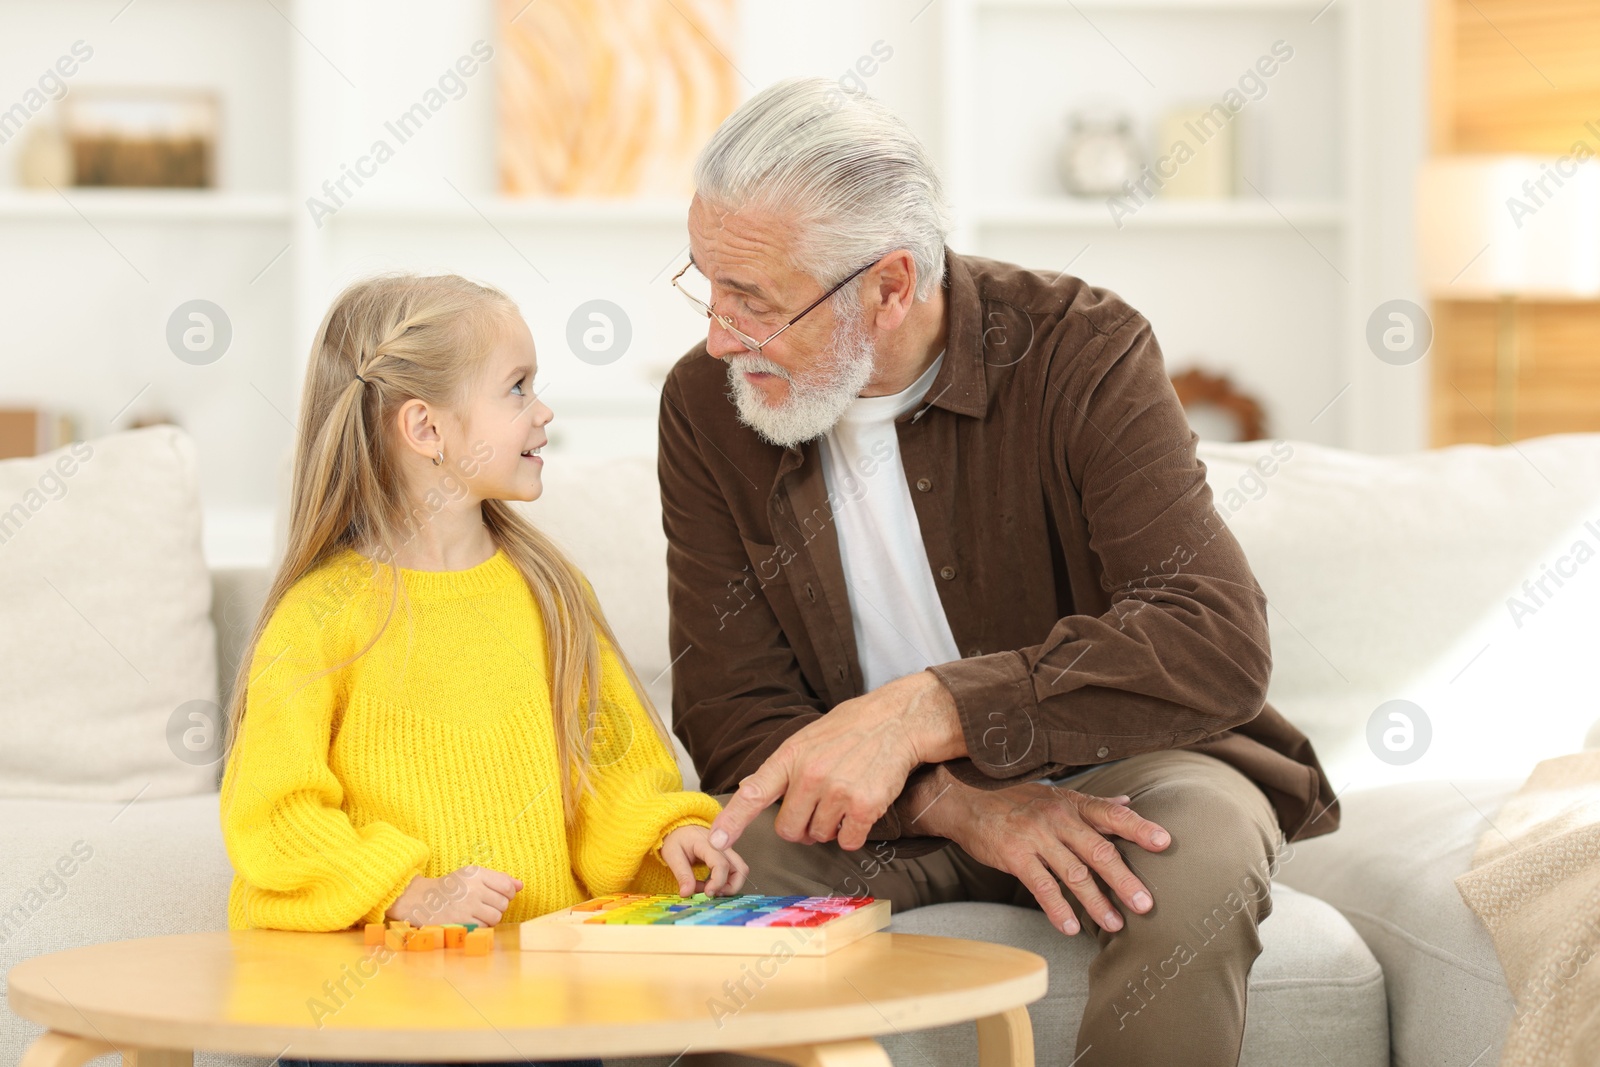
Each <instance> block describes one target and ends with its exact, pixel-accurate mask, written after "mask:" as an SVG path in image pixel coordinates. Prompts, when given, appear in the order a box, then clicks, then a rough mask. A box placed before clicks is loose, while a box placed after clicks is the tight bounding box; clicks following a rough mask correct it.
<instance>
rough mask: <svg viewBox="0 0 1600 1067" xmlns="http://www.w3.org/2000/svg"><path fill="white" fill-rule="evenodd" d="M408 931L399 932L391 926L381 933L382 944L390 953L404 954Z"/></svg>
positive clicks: (399, 930)
mask: <svg viewBox="0 0 1600 1067" xmlns="http://www.w3.org/2000/svg"><path fill="white" fill-rule="evenodd" d="M410 933H411V932H410V931H409V930H401V929H399V928H398V927H394V926H391V927H389V929H387V930H385V931H384V933H383V943H384V946H385V947H386V948H388V950H389V951H390V952H404V951H405V947H406V940H407V939H408V938H409V937H410Z"/></svg>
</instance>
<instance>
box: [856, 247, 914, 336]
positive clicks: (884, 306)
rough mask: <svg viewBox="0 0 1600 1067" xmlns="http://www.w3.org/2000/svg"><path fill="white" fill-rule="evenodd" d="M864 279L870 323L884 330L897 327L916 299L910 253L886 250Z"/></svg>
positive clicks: (912, 263)
mask: <svg viewBox="0 0 1600 1067" xmlns="http://www.w3.org/2000/svg"><path fill="white" fill-rule="evenodd" d="M865 278H866V284H867V286H868V287H869V288H868V292H867V299H868V301H869V303H868V304H867V307H868V310H869V311H871V312H872V315H873V325H875V326H876V327H877V328H878V329H880V330H886V331H887V330H893V329H895V328H897V327H898V326H899V325H900V324H901V323H902V322H904V321H905V319H906V316H907V315H909V314H911V306H912V305H913V304H915V303H916V299H917V264H916V261H915V260H913V259H912V258H911V253H910V252H908V251H906V250H905V249H903V248H901V249H897V250H895V251H893V252H890V253H889V254H888V255H886V256H884V257H883V258H882V259H880V260H878V262H877V263H876V264H875V265H874V266H873V267H872V269H871V270H869V271H868V272H867V274H866V275H865Z"/></svg>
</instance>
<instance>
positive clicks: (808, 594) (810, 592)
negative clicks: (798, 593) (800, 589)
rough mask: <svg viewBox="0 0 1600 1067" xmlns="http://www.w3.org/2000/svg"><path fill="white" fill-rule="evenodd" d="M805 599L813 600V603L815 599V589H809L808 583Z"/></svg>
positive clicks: (808, 583)
mask: <svg viewBox="0 0 1600 1067" xmlns="http://www.w3.org/2000/svg"><path fill="white" fill-rule="evenodd" d="M806 599H807V600H813V601H814V600H816V599H817V591H816V590H815V589H813V588H811V583H810V582H807V583H806Z"/></svg>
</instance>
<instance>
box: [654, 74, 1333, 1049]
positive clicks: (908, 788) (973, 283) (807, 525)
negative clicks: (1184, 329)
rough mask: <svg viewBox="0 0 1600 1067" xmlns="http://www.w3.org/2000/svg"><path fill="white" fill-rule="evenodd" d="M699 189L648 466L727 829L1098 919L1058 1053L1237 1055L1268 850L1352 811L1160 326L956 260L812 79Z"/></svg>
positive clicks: (809, 877) (948, 895) (691, 698)
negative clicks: (1183, 400)
mask: <svg viewBox="0 0 1600 1067" xmlns="http://www.w3.org/2000/svg"><path fill="white" fill-rule="evenodd" d="M695 181H696V190H697V191H696V196H695V198H694V201H693V203H692V206H691V207H690V212H689V234H690V245H689V247H690V262H689V264H688V265H686V266H685V267H684V269H683V270H682V271H680V272H679V274H678V276H676V277H674V278H673V284H674V285H676V286H677V287H679V288H680V289H682V290H683V291H684V292H685V294H686V295H687V296H688V297H689V299H690V301H691V302H692V303H693V304H694V306H695V307H696V309H697V310H699V311H700V312H702V313H703V314H705V315H706V316H707V317H708V322H709V332H708V335H707V338H706V341H705V343H704V344H701V345H696V346H695V348H694V349H693V350H692V351H690V352H689V353H688V354H687V355H685V356H684V357H683V358H682V359H680V360H679V361H678V363H677V364H676V365H675V366H674V367H673V369H672V372H671V374H670V375H669V376H668V379H667V383H666V386H665V388H664V389H663V397H662V405H661V442H660V460H659V462H660V475H661V493H662V504H663V508H664V512H665V526H666V533H667V538H668V545H669V547H668V570H669V590H670V597H671V608H672V624H671V645H672V648H673V650H675V652H676V653H677V655H678V657H679V658H678V660H677V662H676V667H675V675H674V680H673V720H674V729H675V731H676V733H677V735H678V736H679V737H680V738H681V739H682V740H683V742H684V744H685V746H686V747H687V748H688V751H689V754H690V755H691V757H692V758H693V759H694V762H695V765H696V767H697V768H698V769H699V772H700V775H701V777H702V782H703V788H705V789H706V790H708V791H710V792H713V793H719V794H723V795H722V797H721V799H722V800H723V802H724V804H725V810H724V811H723V813H722V815H721V816H720V817H719V819H718V820H717V825H716V827H715V828H714V835H713V842H714V843H717V844H718V845H719V846H721V845H724V844H729V843H732V842H738V848H739V850H740V852H741V853H742V855H743V856H744V858H745V859H746V860H748V861H749V863H750V868H751V876H750V883H749V885H750V888H751V889H753V890H755V891H759V892H765V893H828V892H865V893H870V894H871V895H874V896H878V897H884V898H888V899H889V900H890V901H892V902H893V905H894V908H895V910H896V911H904V910H906V909H909V908H915V907H919V906H922V905H926V904H933V903H940V902H945V901H953V900H984V901H1001V902H1006V903H1015V904H1022V905H1033V906H1037V907H1039V908H1041V909H1043V911H1044V913H1045V914H1046V915H1047V916H1048V917H1049V920H1050V922H1051V923H1052V924H1053V925H1054V926H1055V927H1056V928H1057V929H1058V930H1060V931H1061V933H1062V935H1063V936H1073V935H1076V934H1078V933H1079V932H1080V931H1081V930H1086V929H1088V930H1093V931H1094V936H1095V937H1096V939H1097V940H1098V942H1099V944H1100V952H1099V955H1098V956H1097V958H1096V960H1095V962H1094V964H1093V965H1092V966H1091V967H1090V970H1089V1002H1088V1006H1087V1008H1086V1009H1085V1013H1084V1017H1083V1020H1082V1022H1081V1025H1080V1029H1079V1032H1078V1045H1077V1054H1078V1055H1079V1056H1080V1057H1082V1058H1081V1059H1080V1060H1077V1061H1075V1062H1078V1063H1081V1064H1083V1065H1089V1064H1111V1063H1117V1064H1167V1063H1184V1064H1193V1065H1199V1064H1233V1063H1236V1062H1237V1060H1238V1056H1239V1045H1240V1039H1241V1036H1242V1034H1243V1032H1244V1022H1245V999H1246V988H1247V979H1248V976H1249V971H1250V966H1251V963H1252V962H1253V961H1254V959H1255V957H1256V956H1257V955H1258V954H1259V953H1260V951H1261V943H1260V940H1259V938H1258V936H1257V926H1258V924H1259V923H1260V922H1261V920H1262V919H1263V918H1265V917H1266V916H1267V914H1268V912H1269V911H1270V909H1271V898H1270V882H1269V879H1270V874H1271V871H1272V869H1273V867H1274V864H1275V859H1276V856H1277V853H1278V850H1279V848H1280V847H1281V844H1282V842H1283V841H1284V840H1285V839H1287V840H1294V839H1296V838H1297V837H1302V836H1311V835H1313V834H1318V833H1325V832H1327V831H1329V830H1332V829H1333V828H1334V827H1335V826H1336V825H1337V817H1338V816H1337V808H1336V806H1335V803H1334V797H1333V793H1332V790H1331V789H1330V787H1329V783H1328V781H1327V779H1326V777H1325V776H1324V775H1323V773H1322V769H1321V767H1320V766H1319V765H1318V763H1317V759H1316V756H1315V755H1314V753H1313V752H1312V750H1311V746H1310V744H1309V743H1308V742H1307V740H1306V739H1305V737H1303V736H1302V735H1301V734H1300V733H1299V732H1298V731H1297V730H1296V729H1295V728H1294V727H1293V726H1291V725H1290V724H1289V723H1288V722H1287V721H1286V720H1285V719H1284V718H1283V717H1282V716H1281V715H1280V714H1279V713H1278V712H1277V711H1276V710H1274V709H1273V708H1272V707H1271V706H1270V705H1267V704H1266V703H1265V694H1266V689H1267V679H1268V676H1269V674H1270V673H1271V653H1270V651H1269V648H1268V636H1267V623H1266V603H1265V598H1264V597H1263V596H1262V593H1261V590H1260V587H1259V586H1258V585H1257V583H1256V581H1255V579H1254V577H1253V576H1252V575H1251V573H1250V568H1249V566H1248V565H1247V563H1246V562H1245V558H1244V555H1243V553H1242V552H1241V551H1240V548H1239V545H1238V543H1237V542H1236V541H1235V540H1234V538H1233V536H1232V534H1231V533H1230V532H1229V531H1228V528H1227V527H1226V526H1225V525H1224V524H1223V522H1222V519H1221V517H1220V516H1219V515H1218V514H1217V512H1216V511H1215V510H1214V509H1213V507H1212V504H1211V493H1210V491H1209V489H1208V488H1207V485H1206V481H1205V469H1204V467H1203V466H1202V464H1201V463H1200V462H1199V461H1198V460H1197V459H1196V458H1195V435H1194V434H1193V433H1192V432H1191V431H1190V429H1189V426H1188V424H1187V422H1186V420H1185V417H1184V413H1183V410H1182V408H1181V406H1180V405H1179V403H1178V400H1177V397H1176V395H1175V394H1174V392H1173V389H1172V387H1171V384H1170V383H1169V381H1168V379H1167V377H1166V373H1165V370H1164V367H1163V364H1162V359H1161V352H1160V349H1159V348H1158V347H1157V345H1156V341H1155V338H1154V336H1153V335H1152V333H1151V330H1150V325H1149V323H1147V322H1146V321H1145V319H1144V318H1143V317H1142V316H1140V315H1139V313H1138V312H1136V311H1134V310H1133V309H1132V308H1131V307H1129V306H1128V305H1127V304H1125V303H1123V302H1122V301H1121V300H1119V299H1118V298H1117V297H1116V296H1115V295H1114V294H1112V293H1110V292H1107V291H1106V290H1103V289H1096V288H1093V287H1091V286H1089V285H1087V284H1085V283H1084V282H1083V281H1081V280H1079V279H1077V278H1074V277H1069V276H1066V275H1064V274H1061V275H1057V274H1052V273H1049V272H1034V271H1029V270H1024V269H1022V268H1020V267H1015V266H1011V265H1009V264H1005V263H999V262H995V261H992V260H986V259H978V258H974V257H969V256H962V255H956V254H954V253H953V252H951V251H950V250H949V249H947V248H946V247H945V244H944V242H945V237H946V234H947V233H948V229H949V226H948V222H947V215H948V212H947V208H946V205H945V203H944V199H943V193H942V190H941V186H940V182H939V179H938V176H937V175H936V174H935V172H934V169H933V167H932V165H931V164H930V162H929V160H928V158H927V156H926V154H925V153H924V151H923V149H922V147H921V145H919V144H918V142H917V141H916V139H915V138H914V137H913V136H912V135H911V134H910V132H909V131H908V130H907V129H906V127H905V126H904V124H903V123H901V122H900V121H899V120H898V119H897V118H896V117H895V116H894V115H893V114H892V113H890V112H889V111H887V110H886V109H885V108H884V107H882V106H881V105H880V104H878V103H876V102H874V101H872V100H871V99H870V98H867V97H864V96H858V97H849V98H844V99H841V98H840V96H839V94H838V93H837V91H836V89H835V87H834V86H833V84H832V83H831V82H828V81H825V80H801V81H792V82H785V83H780V84H778V85H776V86H773V87H772V88H770V89H768V90H766V91H765V92H762V93H761V94H759V95H758V96H756V97H754V98H753V99H751V100H750V101H749V102H748V103H747V104H745V105H744V106H743V107H741V108H740V109H739V110H738V111H737V112H735V113H734V114H733V115H732V116H730V117H729V118H728V120H727V121H726V122H725V123H724V124H723V125H722V127H721V128H720V129H719V130H718V131H717V132H716V134H715V135H714V136H713V138H712V139H711V141H710V143H709V144H708V145H707V146H706V147H705V149H704V151H703V153H702V154H701V156H700V159H699V161H698V164H697V166H696V171H695ZM708 356H709V357H710V358H707V357H708ZM735 790H737V791H735ZM780 800H781V802H782V803H781V806H778V807H776V808H775V807H773V805H774V804H775V803H776V802H778V801H780Z"/></svg>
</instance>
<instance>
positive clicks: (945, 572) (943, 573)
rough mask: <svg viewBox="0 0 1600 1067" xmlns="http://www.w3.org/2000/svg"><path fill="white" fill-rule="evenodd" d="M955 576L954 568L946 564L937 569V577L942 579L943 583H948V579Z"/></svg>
mask: <svg viewBox="0 0 1600 1067" xmlns="http://www.w3.org/2000/svg"><path fill="white" fill-rule="evenodd" d="M955 576H956V569H955V568H954V567H952V566H950V565H949V564H948V563H947V564H945V565H944V566H943V567H940V568H939V577H941V578H943V579H944V580H945V581H947V582H948V581H949V580H950V579H952V578H954V577H955Z"/></svg>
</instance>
